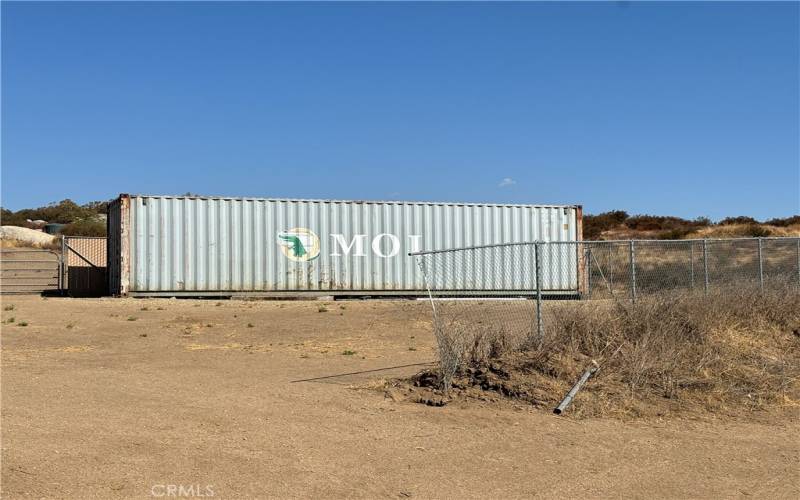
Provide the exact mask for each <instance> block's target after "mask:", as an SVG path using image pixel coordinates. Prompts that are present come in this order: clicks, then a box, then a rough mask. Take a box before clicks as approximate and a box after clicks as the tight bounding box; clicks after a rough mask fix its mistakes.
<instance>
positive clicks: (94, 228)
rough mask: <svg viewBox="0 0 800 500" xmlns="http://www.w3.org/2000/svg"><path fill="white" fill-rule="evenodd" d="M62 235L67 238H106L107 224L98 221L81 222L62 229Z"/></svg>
mask: <svg viewBox="0 0 800 500" xmlns="http://www.w3.org/2000/svg"><path fill="white" fill-rule="evenodd" d="M61 234H63V235H66V236H105V235H106V223H105V222H100V221H96V220H81V221H77V222H73V223H72V224H67V225H66V226H64V227H63V228H61Z"/></svg>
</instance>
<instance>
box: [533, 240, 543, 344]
mask: <svg viewBox="0 0 800 500" xmlns="http://www.w3.org/2000/svg"><path fill="white" fill-rule="evenodd" d="M533 251H534V256H535V259H536V335H538V337H539V339H538V340H539V342H542V340H544V324H543V323H542V244H541V243H538V242H537V243H536V244H534V247H533Z"/></svg>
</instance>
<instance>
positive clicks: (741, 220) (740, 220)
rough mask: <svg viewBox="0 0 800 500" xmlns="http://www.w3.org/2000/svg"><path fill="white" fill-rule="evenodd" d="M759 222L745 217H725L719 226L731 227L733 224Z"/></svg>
mask: <svg viewBox="0 0 800 500" xmlns="http://www.w3.org/2000/svg"><path fill="white" fill-rule="evenodd" d="M758 223H759V222H758V221H757V220H755V219H754V218H752V217H748V216H746V215H738V216H736V217H725V218H724V219H722V220H721V221H719V225H720V226H731V225H733V224H758Z"/></svg>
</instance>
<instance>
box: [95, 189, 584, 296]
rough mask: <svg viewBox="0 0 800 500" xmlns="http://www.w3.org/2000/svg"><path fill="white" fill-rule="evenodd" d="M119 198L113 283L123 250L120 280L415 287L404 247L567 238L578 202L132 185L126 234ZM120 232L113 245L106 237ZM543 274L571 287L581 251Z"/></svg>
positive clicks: (205, 287)
mask: <svg viewBox="0 0 800 500" xmlns="http://www.w3.org/2000/svg"><path fill="white" fill-rule="evenodd" d="M125 201H126V199H125V198H123V199H122V200H121V202H120V201H118V202H116V203H115V204H114V205H112V208H111V209H110V210H109V219H108V220H109V229H110V231H109V245H110V246H114V247H118V248H119V249H120V250H119V252H120V253H122V254H123V257H122V258H121V259H118V260H119V261H120V263H117V260H114V257H110V258H111V259H112V262H109V264H110V267H111V273H110V274H111V275H112V276H115V270H114V269H115V266H116V267H117V268H119V269H120V277H119V278H116V277H114V278H112V279H115V280H116V281H117V282H121V283H123V286H122V287H120V286H119V285H117V288H116V289H117V290H120V289H121V288H122V289H124V288H125V286H124V284H125V282H126V277H125V274H126V272H125V267H126V266H125V261H126V260H128V261H129V266H130V267H129V280H127V281H128V282H129V286H128V288H127V291H128V292H195V291H197V292H202V291H231V292H241V291H295V290H298V291H300V290H322V291H325V290H330V291H344V290H353V291H387V292H391V291H404V290H406V291H415V290H416V291H419V290H423V289H424V284H423V282H422V277H421V275H420V273H419V272H418V268H417V265H416V261H415V259H414V258H413V257H409V256H408V255H407V253H408V252H410V251H416V250H430V249H444V248H452V247H459V246H471V245H482V244H492V243H507V242H520V241H533V240H539V239H541V240H543V241H575V239H576V235H577V214H578V211H579V208H578V207H574V206H569V207H536V206H521V205H471V204H439V203H403V202H385V203H383V202H348V201H314V200H267V199H223V198H185V197H150V196H131V197H130V208H129V215H128V217H127V218H128V219H129V220H128V221H127V224H128V230H129V234H128V238H127V240H128V244H127V245H126V244H125V239H126V238H125V237H124V230H125V224H126V221H125V219H126V216H125V212H126V210H124V209H122V210H120V208H119V207H120V206H122V205H124V204H125ZM118 214H119V215H118ZM120 222H122V223H123V226H122V227H120ZM121 232H122V234H123V236H122V237H121V238H120V240H119V241H120V244H118V245H117V244H116V243H114V242H113V240H114V239H115V238H116V237H117V235H119V234H121ZM112 233H115V234H114V235H113V236H112ZM312 233H313V234H312ZM298 241H300V242H301V243H302V245H297V242H298ZM317 241H318V243H317ZM293 244H294V245H295V246H292V245H293ZM126 246H127V247H128V248H129V250H128V251H129V259H126V258H125V256H124V253H125V247H126ZM112 251H114V250H112ZM303 252H304V253H303ZM298 253H300V254H303V255H300V256H299V257H298V256H297V254H298ZM112 255H113V254H112ZM304 259H308V260H304ZM576 261H577V259H576ZM547 281H548V282H546V283H544V288H545V289H559V290H565V289H566V290H574V289H576V288H577V262H571V263H566V265H564V266H561V269H560V270H559V271H558V273H556V274H554V275H551V277H550V278H549V279H548V280H547ZM487 288H489V289H492V288H502V284H500V283H497V284H487ZM112 290H115V288H114V286H113V285H112ZM123 293H124V292H123Z"/></svg>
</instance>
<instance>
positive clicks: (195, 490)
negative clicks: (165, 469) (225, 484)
mask: <svg viewBox="0 0 800 500" xmlns="http://www.w3.org/2000/svg"><path fill="white" fill-rule="evenodd" d="M150 494H151V495H152V496H154V497H157V498H163V497H166V498H208V497H213V496H214V486H213V485H210V484H208V485H205V486H202V485H199V484H154V485H153V486H151V487H150Z"/></svg>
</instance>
